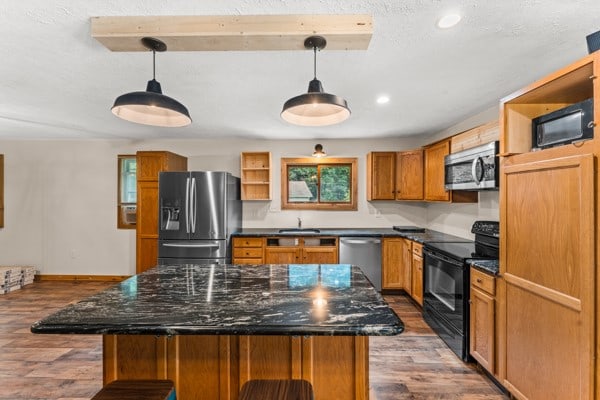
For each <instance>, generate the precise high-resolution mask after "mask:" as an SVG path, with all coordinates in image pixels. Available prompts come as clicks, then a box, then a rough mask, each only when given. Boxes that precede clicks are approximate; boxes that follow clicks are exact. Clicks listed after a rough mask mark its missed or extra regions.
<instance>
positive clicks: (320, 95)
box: [281, 36, 350, 126]
mask: <svg viewBox="0 0 600 400" xmlns="http://www.w3.org/2000/svg"><path fill="white" fill-rule="evenodd" d="M326 44H327V41H326V40H325V38H324V37H321V36H310V37H308V38H307V39H306V40H305V41H304V47H305V48H307V49H313V52H314V78H313V80H312V81H310V82H309V83H308V93H305V94H301V95H300V96H296V97H293V98H291V99H289V100H288V101H286V102H285V104H284V105H283V110H282V111H281V118H283V119H284V120H286V121H287V122H289V123H292V124H296V125H306V126H326V125H333V124H337V123H340V122H342V121H344V120H346V119H347V118H348V117H349V116H350V109H349V108H348V104H347V103H346V100H344V99H343V98H341V97H339V96H336V95H334V94H329V93H325V92H324V91H323V85H321V81H319V80H318V79H317V49H318V50H321V49H323V48H325V45H326Z"/></svg>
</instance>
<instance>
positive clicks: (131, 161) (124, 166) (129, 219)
mask: <svg viewBox="0 0 600 400" xmlns="http://www.w3.org/2000/svg"><path fill="white" fill-rule="evenodd" d="M118 159H119V186H118V190H117V192H118V202H117V227H118V228H119V229H135V224H136V221H137V215H136V202H137V178H136V173H137V160H136V158H135V154H134V155H119V157H118Z"/></svg>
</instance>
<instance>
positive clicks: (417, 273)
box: [411, 254, 423, 306]
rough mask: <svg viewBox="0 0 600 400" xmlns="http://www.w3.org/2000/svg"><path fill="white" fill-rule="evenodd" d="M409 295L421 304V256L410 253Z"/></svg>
mask: <svg viewBox="0 0 600 400" xmlns="http://www.w3.org/2000/svg"><path fill="white" fill-rule="evenodd" d="M411 267H412V276H411V282H412V286H411V296H412V298H413V299H414V300H415V301H416V302H417V303H418V304H419V305H420V306H423V257H421V256H418V255H416V254H413V255H412V266H411Z"/></svg>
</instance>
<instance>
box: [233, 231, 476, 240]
mask: <svg viewBox="0 0 600 400" xmlns="http://www.w3.org/2000/svg"><path fill="white" fill-rule="evenodd" d="M307 229H310V228H307ZM318 229H319V232H310V231H302V232H285V233H281V232H279V228H273V229H271V228H244V229H242V230H241V231H237V232H235V233H234V234H233V235H232V236H239V237H262V236H272V237H287V236H338V237H358V236H362V237H403V238H407V239H410V240H414V241H416V242H419V243H426V242H471V240H470V239H465V238H461V237H458V236H453V235H448V234H446V233H442V232H438V231H433V230H429V229H425V232H402V231H400V232H399V231H395V230H393V229H391V228H318Z"/></svg>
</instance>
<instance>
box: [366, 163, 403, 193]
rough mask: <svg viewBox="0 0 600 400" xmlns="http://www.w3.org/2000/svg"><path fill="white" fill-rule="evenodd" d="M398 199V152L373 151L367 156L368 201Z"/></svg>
mask: <svg viewBox="0 0 600 400" xmlns="http://www.w3.org/2000/svg"><path fill="white" fill-rule="evenodd" d="M395 198H396V152H394V151H372V152H370V153H368V154H367V200H368V201H372V200H394V199H395Z"/></svg>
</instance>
